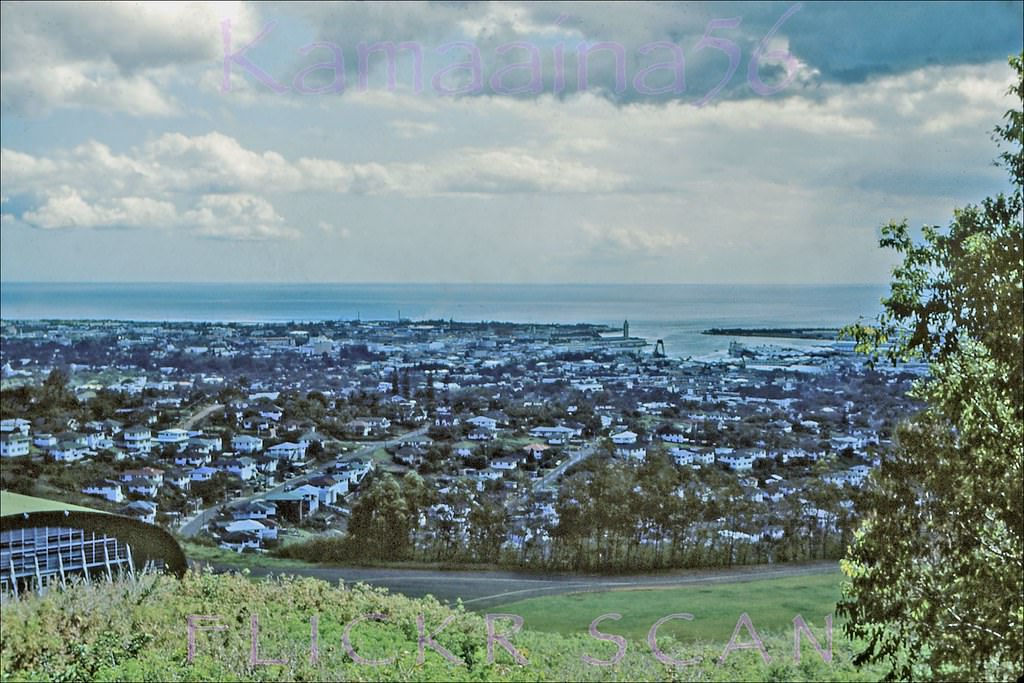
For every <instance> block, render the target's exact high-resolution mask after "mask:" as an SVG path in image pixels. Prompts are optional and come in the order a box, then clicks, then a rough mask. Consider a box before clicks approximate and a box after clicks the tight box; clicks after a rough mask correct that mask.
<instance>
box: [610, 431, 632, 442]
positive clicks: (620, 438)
mask: <svg viewBox="0 0 1024 683" xmlns="http://www.w3.org/2000/svg"><path fill="white" fill-rule="evenodd" d="M612 443H613V444H616V445H625V444H631V443H636V432H630V431H625V432H619V433H618V434H612Z"/></svg>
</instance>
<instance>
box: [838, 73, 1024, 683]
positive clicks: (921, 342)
mask: <svg viewBox="0 0 1024 683" xmlns="http://www.w3.org/2000/svg"><path fill="white" fill-rule="evenodd" d="M1010 64H1011V66H1012V67H1013V68H1014V69H1015V71H1016V77H1017V81H1016V83H1015V84H1014V85H1013V86H1012V87H1011V89H1010V92H1011V93H1012V94H1013V95H1014V96H1015V97H1016V98H1017V101H1018V102H1020V100H1021V97H1022V96H1024V55H1021V56H1020V57H1013V58H1011V59H1010ZM1006 118H1007V125H1006V126H1002V127H997V128H996V136H997V139H999V140H1001V141H1002V142H1004V143H1006V144H1007V145H1008V149H1007V150H1006V151H1004V153H1003V154H1002V155H1001V156H1000V162H1001V165H1002V166H1003V167H1004V168H1005V169H1006V170H1007V171H1008V173H1009V180H1010V183H1011V185H1012V188H1013V189H1012V191H1011V193H1010V195H1009V196H1008V197H1007V196H1004V195H1002V194H1000V195H999V196H997V197H995V198H992V199H986V200H984V201H983V202H982V204H981V206H969V207H967V208H965V209H962V210H959V211H957V212H956V215H955V217H954V220H953V222H952V224H951V225H950V227H949V229H948V230H942V229H940V228H937V227H935V228H925V229H924V231H923V236H922V237H923V239H922V240H920V241H919V242H915V240H913V239H912V238H911V236H910V234H909V232H908V230H907V226H906V223H902V224H893V225H890V226H887V227H886V228H883V240H882V246H885V247H890V248H893V249H895V250H896V251H897V252H899V253H900V254H901V255H902V256H903V262H902V263H901V264H900V265H899V266H897V268H896V269H895V270H894V271H893V283H892V294H891V295H890V297H889V298H887V299H885V300H884V301H883V304H884V305H885V312H884V314H883V315H882V317H881V319H880V320H879V325H878V326H877V327H875V328H865V327H858V328H854V329H853V333H854V335H855V336H856V337H857V338H858V340H859V342H860V348H861V350H864V351H869V352H872V353H874V354H875V355H876V356H880V355H885V356H887V357H888V358H889V359H890V360H893V361H896V360H900V359H903V358H908V357H909V358H914V357H916V358H921V359H924V360H927V361H929V362H930V363H931V378H930V379H928V380H926V381H922V382H920V383H919V384H918V385H917V386H916V387H915V397H916V398H919V399H922V400H923V401H924V402H925V404H926V408H925V410H923V411H922V412H921V413H920V414H919V415H917V416H916V417H915V418H914V419H913V420H912V421H910V422H909V423H907V424H905V425H904V426H903V427H902V428H901V429H900V430H899V432H898V447H897V449H896V452H895V453H894V454H893V457H892V458H891V459H889V460H887V461H885V462H883V464H882V467H881V469H880V471H879V472H878V473H877V474H878V476H877V477H876V479H875V488H874V491H873V492H872V493H871V494H870V497H869V499H868V502H869V506H868V509H867V510H865V513H866V517H865V522H864V526H863V527H862V528H861V529H860V531H859V532H858V535H857V540H856V542H855V544H854V545H853V547H852V548H851V549H850V552H849V554H848V557H847V560H846V561H844V565H843V566H844V571H845V572H846V573H847V575H848V576H849V578H850V582H849V583H848V584H847V585H846V589H845V599H844V601H843V602H842V603H840V606H839V613H840V614H842V615H844V616H846V617H847V618H848V621H847V626H848V629H849V633H850V635H851V636H854V637H857V638H863V639H865V640H866V641H867V643H868V647H867V648H866V649H865V651H864V652H863V653H862V654H860V655H859V657H858V661H860V662H868V661H872V662H886V663H887V664H888V665H889V667H890V672H889V675H890V676H891V677H894V678H915V679H918V678H929V679H930V678H954V679H964V680H972V679H973V680H978V679H1000V680H1001V679H1010V680H1012V679H1013V678H1016V677H1017V676H1020V675H1021V673H1022V672H1024V471H1022V466H1024V341H1022V337H1024V320H1022V318H1024V291H1022V290H1024V282H1022V280H1024V255H1022V254H1024V236H1022V235H1024V231H1022V212H1024V200H1022V195H1021V186H1022V184H1024V106H1021V108H1020V109H1015V110H1012V111H1009V112H1007V116H1006Z"/></svg>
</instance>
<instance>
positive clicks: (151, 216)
mask: <svg viewBox="0 0 1024 683" xmlns="http://www.w3.org/2000/svg"><path fill="white" fill-rule="evenodd" d="M22 219H23V220H24V221H25V222H26V223H28V224H30V225H33V226H35V227H37V228H42V229H44V230H56V229H62V228H81V227H89V228H135V227H168V226H170V225H173V224H174V222H175V220H176V217H175V211H174V205H173V204H171V203H170V202H162V201H157V200H155V199H149V198H146V197H114V198H111V199H108V200H105V201H98V202H89V201H87V200H86V199H84V198H83V197H82V195H81V194H79V193H78V192H77V191H76V190H75V189H73V188H70V187H67V186H64V187H60V188H58V189H57V190H56V191H54V192H52V193H51V194H50V195H49V196H48V197H47V198H46V201H45V203H43V205H42V206H40V207H39V208H38V209H36V210H33V211H26V212H25V213H24V215H23V216H22Z"/></svg>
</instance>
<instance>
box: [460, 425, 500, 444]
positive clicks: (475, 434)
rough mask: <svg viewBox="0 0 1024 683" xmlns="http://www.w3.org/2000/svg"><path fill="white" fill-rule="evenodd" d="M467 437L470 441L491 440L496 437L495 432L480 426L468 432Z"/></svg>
mask: <svg viewBox="0 0 1024 683" xmlns="http://www.w3.org/2000/svg"><path fill="white" fill-rule="evenodd" d="M466 438H467V439H469V440H470V441H491V440H492V439H494V432H492V431H490V430H489V429H482V428H479V427H478V428H476V429H474V430H473V431H471V432H470V433H469V434H467V435H466Z"/></svg>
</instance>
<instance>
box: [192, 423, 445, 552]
mask: <svg viewBox="0 0 1024 683" xmlns="http://www.w3.org/2000/svg"><path fill="white" fill-rule="evenodd" d="M426 433H427V427H421V428H419V429H417V430H415V431H412V432H406V433H405V434H401V435H399V436H396V437H395V438H393V439H388V440H385V441H373V442H369V443H367V444H366V446H364V447H363V448H360V449H359V450H358V451H355V452H354V453H348V454H346V455H345V457H346V458H349V457H359V456H367V457H368V456H370V455H371V454H372V453H373V452H374V451H375V450H377V449H378V448H382V447H383V448H387V447H388V446H392V445H396V444H399V443H401V442H402V441H404V440H406V439H410V438H412V437H415V436H423V435H424V434H426ZM323 473H324V471H323V469H316V470H314V471H312V472H307V473H306V474H301V475H299V476H297V477H294V478H293V479H289V480H287V481H284V482H282V483H280V484H278V485H277V486H275V487H274V488H272V489H267V490H266V491H257V492H256V493H253V494H252V495H249V496H242V497H240V498H235V499H233V500H230V501H227V502H226V503H220V504H218V505H214V506H213V507H210V508H207V509H205V510H200V511H199V514H197V515H196V516H195V517H193V518H191V519H189V520H188V521H186V522H185V523H184V524H183V525H182V526H181V527H180V528H179V529H178V533H179V534H181V535H182V536H183V537H185V538H191V537H192V536H195V535H196V534H198V533H199V532H200V531H202V530H203V528H204V527H205V526H206V523H207V522H208V521H209V520H211V519H213V518H214V517H216V516H217V513H218V512H219V511H220V510H221V508H223V507H224V506H225V505H234V504H235V503H247V502H249V501H253V500H257V499H259V498H266V497H267V496H268V495H270V494H272V493H279V492H281V491H286V490H291V489H293V488H295V487H296V486H301V485H302V484H304V483H305V482H306V481H307V480H309V479H313V478H316V477H319V476H321V475H322V474H323Z"/></svg>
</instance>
